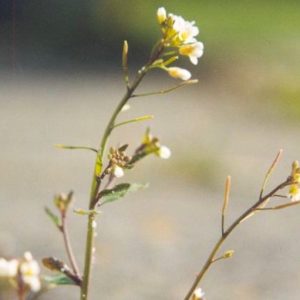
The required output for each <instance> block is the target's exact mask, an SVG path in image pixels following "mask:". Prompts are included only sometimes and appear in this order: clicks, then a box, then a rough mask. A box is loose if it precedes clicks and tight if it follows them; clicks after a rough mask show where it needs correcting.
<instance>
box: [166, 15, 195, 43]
mask: <svg viewBox="0 0 300 300" xmlns="http://www.w3.org/2000/svg"><path fill="white" fill-rule="evenodd" d="M169 16H170V17H171V18H172V19H173V20H174V25H173V29H174V30H175V31H176V32H177V33H178V37H179V39H180V40H181V41H182V42H183V43H185V44H187V43H193V42H196V38H195V36H197V35H198V34H199V29H198V27H197V26H195V22H194V21H192V22H189V21H186V20H184V18H182V17H181V16H176V15H172V14H169Z"/></svg>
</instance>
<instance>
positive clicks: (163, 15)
mask: <svg viewBox="0 0 300 300" xmlns="http://www.w3.org/2000/svg"><path fill="white" fill-rule="evenodd" d="M156 15H157V20H158V23H159V24H161V23H163V22H164V21H165V20H166V19H167V12H166V9H165V8H164V7H160V8H159V9H158V10H157V14H156Z"/></svg>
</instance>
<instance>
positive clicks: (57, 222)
mask: <svg viewBox="0 0 300 300" xmlns="http://www.w3.org/2000/svg"><path fill="white" fill-rule="evenodd" d="M45 212H46V214H47V215H48V217H49V218H50V220H51V221H52V222H53V223H54V225H55V226H56V227H58V228H60V227H61V223H60V218H59V217H58V216H57V215H56V214H54V213H53V212H52V211H51V209H50V208H48V207H47V206H46V207H45Z"/></svg>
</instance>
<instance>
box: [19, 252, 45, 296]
mask: <svg viewBox="0 0 300 300" xmlns="http://www.w3.org/2000/svg"><path fill="white" fill-rule="evenodd" d="M19 270H20V273H21V276H22V280H23V282H24V283H25V284H26V285H28V287H29V288H30V290H31V291H33V292H38V291H39V290H40V289H41V282H40V278H39V274H40V266H39V264H38V263H37V261H36V260H34V259H33V257H32V254H31V253H30V252H25V253H24V261H22V262H20V266H19Z"/></svg>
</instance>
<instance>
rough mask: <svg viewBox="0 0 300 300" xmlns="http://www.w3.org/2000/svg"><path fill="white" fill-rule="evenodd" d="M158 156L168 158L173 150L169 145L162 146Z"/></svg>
mask: <svg viewBox="0 0 300 300" xmlns="http://www.w3.org/2000/svg"><path fill="white" fill-rule="evenodd" d="M158 156H159V157H160V158H162V159H168V158H170V156H171V150H170V149H169V148H168V147H167V146H160V147H159V149H158Z"/></svg>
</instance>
